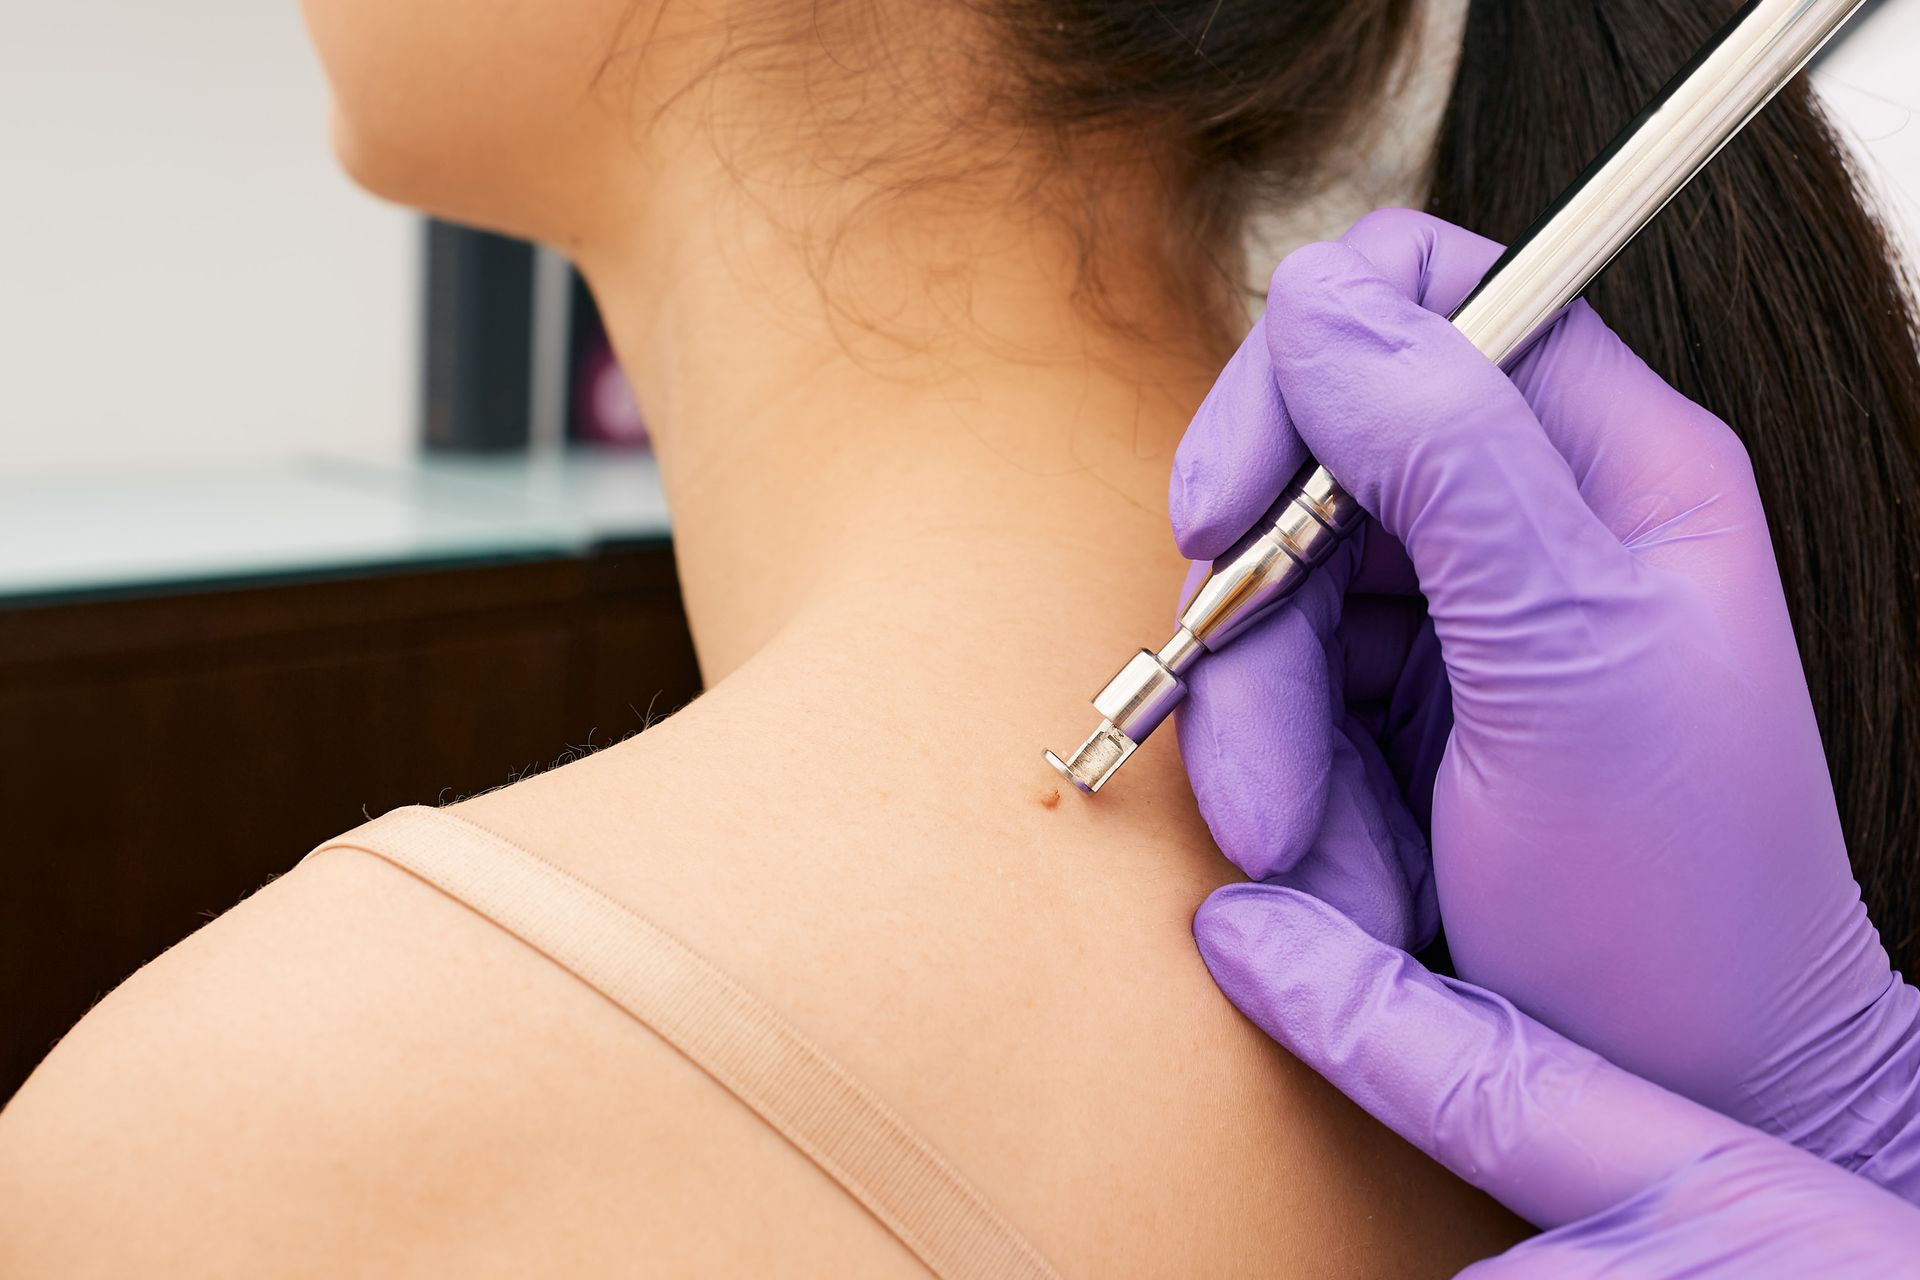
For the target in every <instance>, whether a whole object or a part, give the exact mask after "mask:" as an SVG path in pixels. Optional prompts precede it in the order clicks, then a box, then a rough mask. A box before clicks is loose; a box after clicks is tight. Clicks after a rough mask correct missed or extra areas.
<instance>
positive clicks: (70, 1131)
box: [0, 850, 900, 1275]
mask: <svg viewBox="0 0 1920 1280" xmlns="http://www.w3.org/2000/svg"><path fill="white" fill-rule="evenodd" d="M743 1166H745V1167H751V1168H753V1169H754V1171H755V1176H756V1178H760V1179H764V1184H765V1185H767V1186H768V1187H769V1188H770V1190H773V1191H775V1192H776V1194H775V1200H776V1202H777V1203H780V1204H790V1205H797V1206H804V1207H805V1209H806V1212H807V1213H808V1215H809V1218H810V1219H811V1221H812V1222H813V1223H815V1224H817V1228H815V1229H810V1231H809V1234H808V1238H807V1239H804V1240H799V1241H788V1242H786V1243H785V1244H784V1245H783V1246H782V1247H781V1249H780V1251H779V1252H778V1254H774V1253H771V1252H768V1253H767V1254H766V1256H764V1257H756V1256H755V1252H756V1249H757V1248H760V1247H761V1244H762V1238H761V1237H759V1236H755V1235H753V1234H752V1233H747V1234H746V1235H744V1236H740V1237H738V1238H736V1235H735V1233H732V1232H730V1230H729V1229H728V1223H729V1215H730V1214H731V1213H732V1212H733V1210H732V1209H731V1208H728V1207H726V1206H729V1205H730V1203H731V1201H732V1197H733V1189H734V1188H736V1187H737V1185H738V1178H739V1169H740V1168H741V1167H743ZM819 1182H820V1179H819V1177H818V1175H817V1173H816V1172H815V1171H814V1170H813V1169H812V1168H811V1166H809V1165H807V1163H806V1162H805V1160H804V1159H802V1158H801V1157H799V1156H798V1154H797V1153H795V1152H792V1151H791V1150H790V1149H789V1148H787V1147H786V1146H785V1144H784V1143H782V1142H780V1140H779V1139H778V1138H777V1137H776V1136H775V1135H773V1134H772V1133H771V1132H770V1131H766V1130H765V1129H764V1126H761V1125H759V1124H758V1122H757V1121H756V1120H754V1118H753V1117H751V1116H750V1115H745V1114H743V1113H741V1109H740V1108H739V1107H738V1105H737V1104H736V1103H735V1102H734V1101H733V1100H732V1099H731V1098H730V1097H729V1096H727V1095H726V1094H725V1093H724V1092H723V1091H721V1090H720V1089H719V1088H718V1086H716V1085H714V1084H713V1083H712V1082H711V1081H710V1080H708V1079H707V1078H706V1077H705V1076H703V1075H701V1074H700V1073H699V1071H698V1070H697V1069H695V1068H693V1067H692V1066H691V1065H690V1064H688V1063H687V1062H686V1061H685V1060H684V1059H682V1058H680V1057H679V1056H678V1055H677V1054H675V1053H673V1052H672V1050H670V1049H668V1048H667V1047H666V1046H664V1045H662V1044H661V1043H660V1042H658V1041H657V1040H654V1039H653V1038H652V1037H650V1036H648V1035H646V1034H644V1033H639V1034H636V1031H635V1028H634V1027H633V1026H632V1024H631V1023H630V1022H629V1021H628V1020H627V1019H625V1018H624V1017H623V1016H622V1015H620V1014H619V1013H618V1011H617V1010H614V1009H613V1008H612V1007H611V1006H609V1005H608V1004H607V1002H606V1001H605V1000H603V999H602V998H601V997H599V996H598V995H596V994H595V993H594V992H593V991H592V990H590V989H589V988H587V987H585V986H583V985H581V984H580V983H579V982H578V981H576V980H574V979H573V978H571V977H570V976H569V975H567V974H566V973H565V972H563V971H561V970H560V969H558V968H556V967H555V966H553V965H551V964H548V963H546V962H545V961H543V960H541V959H540V958H539V957H538V956H537V955H534V954H533V953H531V952H530V951H529V950H528V949H527V948H526V947H525V946H524V945H523V944H521V943H519V942H517V941H516V940H514V939H513V938H511V937H510V936H508V935H507V934H505V933H503V932H501V931H500V930H499V929H498V928H496V927H494V926H492V925H491V924H489V923H487V922H486V921H484V920H482V919H481V918H479V917H478V916H476V915H474V914H473V913H472V912H470V911H468V910H466V909H465V908H463V907H461V906H459V905H458V904H456V903H454V902H452V901H451V900H450V899H447V898H446V897H445V896H444V895H442V894H440V893H438V892H437V891H436V890H434V889H432V888H429V887H428V886H427V885H425V884H424V883H422V882H421V881H419V880H417V879H415V878H413V877H411V876H409V875H407V874H405V873H403V872H401V871H399V870H397V869H396V868H395V867H393V866H392V865H390V864H387V863H385V862H382V861H380V860H378V859H376V858H373V857H369V856H366V855H364V854H355V853H352V852H349V851H345V850H341V851H335V852H329V853H325V854H322V855H320V856H317V857H314V858H311V859H309V860H307V861H306V862H305V863H303V864H302V865H301V866H300V867H299V869H298V870H296V871H295V872H292V873H290V874H288V875H286V876H283V877H281V878H280V879H278V880H276V881H274V882H273V883H271V884H269V885H268V886H266V887H265V888H264V889H262V890H261V891H260V892H258V893H256V894H254V895H252V896H251V897H249V898H248V899H247V900H246V901H245V902H243V903H241V904H240V905H239V906H238V907H236V908H234V909H233V910H231V911H229V912H227V913H226V914H224V915H223V916H221V917H220V918H219V919H217V920H215V921H214V922H212V923H211V924H209V925H208V926H206V927H205V928H203V929H201V930H200V931H199V932H198V933H196V934H194V935H193V936H192V937H190V938H189V939H187V940H186V941H184V942H183V943H181V944H180V945H179V946H176V947H175V948H173V949H172V950H170V951H168V952H167V953H166V954H164V955H162V956H161V957H159V958H158V959H156V960H155V961H153V962H152V963H150V964H149V965H147V966H146V967H145V968H143V969H142V970H141V971H140V972H139V973H137V974H135V975H134V976H133V977H132V978H130V979H129V980H128V981H127V982H126V983H124V984H122V986H121V987H119V988H118V989H116V990H115V991H114V992H112V993H111V994H110V995H109V996H107V998H106V999H104V1000H103V1001H102V1002H101V1003H100V1004H99V1005H98V1006H96V1008H95V1009H94V1010H93V1011H92V1012H90V1013H89V1014H88V1015H87V1017H86V1018H84V1019H82V1021H81V1022H80V1023H79V1024H78V1025H76V1026H75V1027H74V1029H73V1030H72V1031H71V1032H70V1033H69V1034H68V1035H67V1036H66V1037H65V1038H64V1039H63V1040H62V1042H61V1043H60V1044H59V1045H58V1046H57V1047H56V1049H55V1050H54V1052H53V1053H52V1054H51V1055H50V1056H49V1057H48V1059H47V1060H46V1061H45V1062H44V1063H43V1064H42V1066H41V1068H40V1069H39V1070H38V1071H36V1072H35V1074H34V1076H33V1077H32V1078H31V1079H30V1080H29V1081H28V1082H27V1084H26V1085H25V1086H24V1087H23V1088H22V1089H21V1091H20V1092H19V1094H17V1095H16V1096H15V1098H14V1099H13V1101H12V1102H11V1103H9V1105H8V1106H7V1108H6V1110H5V1111H4V1112H0V1272H4V1273H5V1274H9V1275H16V1274H17V1275H30V1274H35V1275H37V1274H71V1273H76V1272H89V1273H91V1272H94V1271H98V1272H101V1273H133V1272H142V1273H148V1274H152V1273H156V1272H169V1271H170V1270H171V1271H177V1272H179V1273H185V1272H186V1271H187V1270H191V1271H193V1272H194V1273H196V1274H214V1273H220V1274H226V1273H244V1274H249V1275H267V1274H280V1273H289V1272H299V1273H302V1274H310V1273H312V1272H314V1271H329V1270H334V1271H340V1272H343V1273H355V1272H358V1271H361V1270H362V1269H363V1268H364V1267H365V1266H366V1265H367V1264H368V1261H369V1260H370V1259H375V1258H377V1259H380V1260H382V1268H383V1269H390V1270H391V1271H392V1272H394V1273H397V1274H435V1275H438V1274H446V1273H447V1271H448V1270H449V1269H454V1270H472V1271H478V1272H489V1273H492V1272H499V1273H507V1272H511V1273H513V1274H530V1275H531V1274H566V1275H576V1274H592V1273H597V1272H601V1271H608V1272H617V1271H622V1270H624V1269H625V1266H626V1265H627V1263H628V1262H630V1260H631V1258H632V1257H633V1256H635V1255H636V1253H639V1252H644V1253H645V1254H646V1256H648V1257H650V1258H652V1259H657V1260H662V1261H663V1262H665V1263H671V1264H674V1265H670V1266H668V1267H667V1269H668V1270H676V1269H677V1270H681V1271H686V1272H689V1273H693V1272H704V1273H714V1272H716V1271H729V1272H731V1271H734V1270H739V1271H742V1272H747V1271H777V1270H780V1269H781V1268H782V1267H783V1266H785V1265H786V1264H787V1263H789V1262H790V1261H791V1260H792V1259H793V1258H794V1257H795V1256H796V1251H798V1254H799V1256H802V1257H812V1258H813V1259H814V1260H815V1261H817V1262H818V1264H819V1273H821V1274H826V1273H829V1272H839V1273H847V1274H880V1275H885V1274H894V1273H895V1272H896V1271H898V1270H899V1269H900V1267H899V1259H897V1258H894V1257H893V1256H892V1255H891V1253H890V1250H893V1251H895V1252H897V1250H896V1249H895V1247H894V1246H892V1245H891V1242H890V1240H889V1239H888V1238H887V1237H886V1236H885V1235H884V1233H883V1232H880V1231H879V1229H878V1228H877V1226H876V1225H875V1224H873V1223H872V1222H871V1220H870V1219H867V1218H866V1217H865V1216H864V1215H863V1214H861V1213H860V1212H859V1211H858V1210H857V1209H856V1208H854V1207H852V1206H851V1205H850V1204H842V1203H841V1202H842V1201H843V1200H844V1197H841V1196H839V1195H838V1194H837V1193H836V1192H835V1190H834V1189H833V1188H832V1187H831V1186H828V1187H825V1188H821V1187H818V1186H817V1185H816V1184H817V1183H819ZM703 1224H704V1225H703ZM559 1228H564V1230H561V1229H559ZM463 1258H464V1259H466V1260H468V1261H469V1262H471V1263H472V1266H471V1267H462V1266H454V1265H453V1260H455V1259H463ZM169 1259H171V1260H173V1264H172V1265H171V1266H170V1265H168V1263H167V1261H166V1260H169Z"/></svg>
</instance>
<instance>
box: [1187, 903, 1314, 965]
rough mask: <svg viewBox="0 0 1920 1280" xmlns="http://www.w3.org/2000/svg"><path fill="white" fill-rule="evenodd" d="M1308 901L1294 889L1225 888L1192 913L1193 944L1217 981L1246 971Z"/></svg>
mask: <svg viewBox="0 0 1920 1280" xmlns="http://www.w3.org/2000/svg"><path fill="white" fill-rule="evenodd" d="M1305 901H1307V899H1306V898H1305V896H1304V895H1303V894H1300V893H1298V892H1296V891H1294V890H1292V889H1287V888H1283V887H1281V886H1279V885H1270V884H1257V883H1254V882H1252V881H1244V882H1239V883H1235V884H1229V885H1223V886H1221V887H1220V888H1218V889H1215V890H1214V891H1213V892H1212V893H1210V894H1208V895H1207V899H1206V901H1205V902H1202V903H1201V904H1200V908H1199V910H1197V911H1195V912H1194V913H1193V940H1194V941H1195V942H1196V943H1197V944H1199V947H1200V952H1201V954H1202V955H1203V956H1204V957H1205V958H1206V961H1207V967H1208V968H1209V969H1211V970H1213V971H1214V978H1215V980H1216V981H1219V980H1220V979H1221V976H1222V973H1223V972H1240V971H1243V970H1244V968H1245V967H1246V964H1247V963H1248V962H1249V961H1250V960H1251V958H1252V957H1254V956H1257V955H1261V954H1264V953H1265V952H1267V951H1268V950H1269V948H1268V947H1267V946H1266V945H1265V941H1266V939H1267V938H1268V936H1269V935H1270V932H1271V930H1272V929H1274V928H1275V927H1276V926H1278V925H1280V924H1281V923H1282V922H1283V921H1284V920H1285V919H1286V918H1287V917H1288V916H1290V915H1296V914H1298V913H1299V912H1300V911H1301V909H1302V903H1303V902H1305ZM1221 985H1222V986H1224V985H1226V984H1225V983H1224V982H1222V983H1221Z"/></svg>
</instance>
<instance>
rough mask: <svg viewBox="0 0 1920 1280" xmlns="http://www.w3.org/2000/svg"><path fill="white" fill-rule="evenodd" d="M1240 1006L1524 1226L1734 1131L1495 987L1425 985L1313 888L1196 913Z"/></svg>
mask: <svg viewBox="0 0 1920 1280" xmlns="http://www.w3.org/2000/svg"><path fill="white" fill-rule="evenodd" d="M1193 928H1194V937H1195V939H1196V940H1197V941H1198V943H1199V945H1200V953H1201V955H1202V956H1203V957H1204V958H1205V960H1206V963H1207V967H1208V969H1210V970H1211V971H1212V973H1213V977H1214V981H1215V982H1217V983H1219V985H1220V989H1221V990H1222V991H1223V992H1225V993H1226V995H1227V998H1228V999H1230V1000H1232V1001H1233V1002H1234V1004H1235V1005H1237V1006H1239V1008H1240V1010H1241V1012H1243V1013H1245V1014H1246V1015H1247V1017H1249V1018H1251V1019H1252V1020H1253V1021H1254V1022H1255V1023H1257V1024H1258V1025H1259V1026H1260V1028H1261V1029H1262V1030H1264V1031H1265V1032H1266V1033H1267V1034H1268V1035H1270V1036H1272V1037H1273V1038H1274V1039H1275V1040H1277V1041H1278V1042H1279V1043H1280V1044H1281V1046H1282V1047H1284V1048H1285V1049H1287V1051H1288V1052H1290V1053H1292V1054H1293V1055H1294V1056H1295V1057H1297V1058H1299V1059H1300V1060H1301V1061H1302V1062H1304V1063H1306V1064H1307V1065H1308V1066H1310V1067H1312V1068H1313V1069H1314V1070H1315V1071H1317V1072H1319V1073H1320V1074H1321V1075H1322V1076H1324V1077H1326V1078H1327V1080H1328V1081H1330V1082H1331V1083H1332V1084H1333V1085H1334V1086H1335V1087H1337V1088H1338V1089H1339V1090H1340V1091H1341V1092H1342V1093H1345V1094H1346V1095H1347V1096H1348V1097H1350V1098H1352V1099H1353V1100H1354V1101H1355V1102H1357V1103H1359V1104H1360V1106H1362V1107H1363V1108H1365V1109H1366V1110H1367V1111H1368V1112H1370V1113H1371V1114H1372V1115H1373V1116H1374V1117H1375V1118H1377V1119H1379V1120H1380V1121H1381V1122H1383V1123H1384V1124H1386V1125H1387V1127H1389V1128H1391V1129H1392V1130H1394V1131H1395V1132H1396V1133H1398V1134H1400V1136H1401V1137H1403V1138H1405V1139H1406V1140H1407V1141H1409V1142H1411V1143H1413V1144H1414V1145H1415V1146H1417V1147H1419V1148H1420V1149H1421V1150H1422V1151H1425V1152H1426V1153H1427V1154H1428V1155H1430V1156H1432V1157H1433V1158H1434V1159H1436V1160H1438V1161H1439V1162H1440V1163H1441V1164H1443V1165H1445V1166H1446V1167H1447V1168H1448V1169H1451V1170H1452V1171H1453V1172H1454V1173H1456V1174H1458V1175H1459V1176H1460V1177H1461V1178H1463V1179H1465V1180H1466V1181H1468V1182H1470V1183H1472V1184H1473V1185H1475V1186H1477V1187H1479V1188H1481V1189H1482V1190H1484V1191H1486V1192H1488V1193H1489V1194H1491V1195H1492V1196H1493V1197H1494V1198H1495V1199H1497V1200H1499V1201H1500V1202H1501V1203H1502V1204H1504V1205H1506V1206H1507V1207H1508V1208H1509V1209H1512V1210H1513V1211H1514V1212H1515V1213H1518V1214H1520V1215H1521V1216H1522V1217H1524V1218H1526V1219H1528V1220H1529V1221H1531V1222H1534V1223H1536V1224H1537V1225H1540V1226H1543V1227H1555V1226H1559V1225H1561V1224H1563V1223H1568V1222H1573V1221H1577V1220H1579V1219H1582V1218H1587V1217H1591V1216H1592V1215H1594V1214H1597V1213H1601V1212H1603V1211H1605V1210H1607V1209H1609V1208H1612V1207H1613V1206H1616V1205H1619V1204H1621V1203H1623V1202H1625V1201H1627V1200H1629V1199H1631V1198H1632V1197H1634V1196H1636V1195H1639V1194H1640V1193H1642V1192H1644V1191H1646V1190H1647V1189H1648V1188H1650V1187H1652V1186H1654V1185H1655V1184H1657V1183H1660V1182H1661V1181H1663V1180H1664V1179H1666V1178H1668V1177H1670V1176H1673V1175H1674V1174H1676V1173H1678V1172H1681V1171H1683V1170H1685V1169H1687V1168H1689V1167H1690V1166H1692V1165H1694V1164H1696V1163H1697V1162H1699V1161H1700V1160H1701V1159H1703V1158H1704V1157H1705V1156H1706V1155H1707V1154H1708V1153H1710V1152H1712V1151H1714V1150H1715V1149H1716V1148H1721V1147H1724V1146H1725V1145H1726V1144H1727V1143H1728V1142H1730V1141H1739V1140H1742V1139H1743V1138H1748V1137H1755V1136H1757V1135H1753V1134H1751V1131H1749V1130H1747V1129H1745V1128H1744V1127H1743V1126H1741V1125H1739V1124H1736V1123H1735V1122H1733V1121H1731V1120H1728V1119H1726V1118H1725V1117H1723V1116H1720V1115H1718V1114H1715V1113H1713V1112H1710V1111H1708V1110H1706V1109H1705V1108H1704V1107H1701V1106H1699V1105H1697V1104H1695V1103H1692V1102H1689V1101H1687V1100H1686V1099H1684V1098H1681V1097H1680V1096H1678V1095H1677V1094H1672V1093H1669V1092H1667V1091H1666V1090H1664V1089H1661V1088H1659V1087H1658V1086H1657V1085H1654V1084H1651V1083H1649V1082H1647V1081H1645V1080H1642V1079H1640V1078H1639V1077H1637V1076H1633V1075H1629V1074H1628V1073H1626V1072H1624V1071H1622V1070H1620V1069H1619V1068H1617V1067H1615V1066H1613V1065H1612V1064H1610V1063H1608V1062H1607V1061H1605V1060H1604V1059H1602V1058H1600V1057H1599V1056H1598V1055H1596V1054H1594V1053H1591V1052H1589V1051H1588V1050H1586V1049H1583V1048H1581V1047H1580V1046H1578V1045H1576V1044H1574V1043H1573V1042H1571V1041H1569V1040H1567V1039H1565V1038H1564V1037H1562V1036H1560V1035H1559V1034H1557V1033H1555V1032H1553V1031H1551V1030H1549V1029H1548V1028H1546V1027H1544V1026H1542V1025H1541V1024H1540V1023H1538V1022H1535V1021H1534V1020H1533V1019H1531V1018H1529V1017H1527V1016H1526V1015H1525V1014H1523V1013H1521V1012H1519V1011H1518V1010H1516V1009H1515V1008H1514V1007H1513V1006H1512V1005H1511V1004H1509V1003H1508V1002H1507V1001H1506V1000H1504V999H1502V998H1501V997H1499V996H1497V995H1494V994H1493V993H1491V992H1488V991H1485V990H1482V989H1480V988H1478V987H1474V986H1471V985H1469V984H1467V983H1464V982H1458V981H1455V980H1452V979H1447V978H1440V977H1436V976H1435V975H1434V974H1432V973H1429V972H1428V971H1427V970H1426V969H1424V968H1423V967H1421V966H1420V965H1419V964H1418V963H1417V962H1416V961H1415V960H1414V959H1413V958H1412V957H1411V956H1409V955H1407V954H1406V953H1405V952H1403V951H1399V950H1396V949H1395V948H1393V947H1389V946H1386V945H1384V944H1382V943H1380V942H1377V941H1375V940H1374V939H1373V938H1371V937H1369V936H1368V935H1367V934H1365V933H1363V932H1362V931H1361V930H1360V929H1359V928H1358V927H1356V926H1355V925H1354V924H1353V923H1352V922H1351V921H1349V920H1347V919H1346V918H1345V917H1344V916H1342V915H1341V914H1340V913H1339V912H1338V911H1336V910H1334V909H1333V908H1332V907H1330V906H1328V905H1327V904H1326V903H1324V902H1322V901H1320V900H1319V899H1317V898H1313V897H1310V896H1308V895H1306V894H1303V893H1299V892H1296V891H1294V890H1291V889H1286V888H1281V887H1279V886H1274V885H1262V884H1234V885H1229V886H1227V887H1226V888H1223V889H1220V890H1218V891H1216V892H1215V893H1214V894H1213V895H1212V896H1211V897H1210V898H1208V899H1207V901H1206V902H1205V904H1203V905H1202V906H1201V908H1200V910H1199V913H1198V914H1197V915H1195V917H1194V922H1193Z"/></svg>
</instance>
